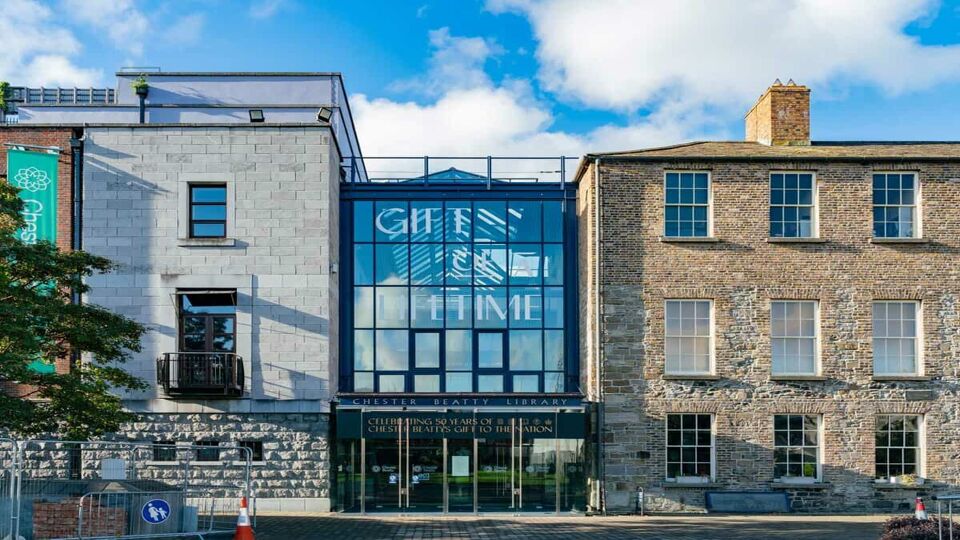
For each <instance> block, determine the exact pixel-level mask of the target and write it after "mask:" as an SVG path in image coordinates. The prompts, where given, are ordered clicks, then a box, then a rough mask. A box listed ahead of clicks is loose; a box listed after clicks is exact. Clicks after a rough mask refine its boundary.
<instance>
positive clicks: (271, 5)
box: [248, 0, 286, 19]
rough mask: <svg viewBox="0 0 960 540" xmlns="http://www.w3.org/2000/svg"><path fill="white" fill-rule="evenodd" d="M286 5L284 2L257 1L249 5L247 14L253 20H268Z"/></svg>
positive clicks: (273, 0)
mask: <svg viewBox="0 0 960 540" xmlns="http://www.w3.org/2000/svg"><path fill="white" fill-rule="evenodd" d="M284 4H286V2H285V0H257V1H255V2H251V3H250V10H249V11H248V14H249V15H250V17H252V18H254V19H269V18H270V17H273V16H274V15H276V13H277V12H278V11H280V8H282V7H284Z"/></svg>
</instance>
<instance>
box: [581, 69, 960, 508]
mask: <svg viewBox="0 0 960 540" xmlns="http://www.w3.org/2000/svg"><path fill="white" fill-rule="evenodd" d="M746 126H747V135H748V137H747V140H745V141H738V142H695V143H688V144H681V145H676V146H670V147H664V148H653V149H647V150H638V151H630V152H619V153H607V154H591V155H588V156H586V158H585V159H584V160H583V161H582V162H581V167H580V169H579V171H578V174H577V180H579V194H578V204H579V210H578V213H579V227H580V270H581V273H580V284H581V285H580V287H581V305H580V312H581V314H582V316H581V342H582V343H583V348H582V349H581V354H583V355H584V356H583V360H582V363H583V364H584V365H585V366H588V367H587V369H586V370H585V373H584V380H583V387H584V388H585V389H586V393H587V397H588V399H592V400H594V401H598V402H601V403H602V404H603V405H602V407H603V413H602V428H601V429H602V436H601V438H600V439H599V441H600V443H599V448H598V450H597V451H598V454H599V457H600V459H599V462H598V463H599V475H598V485H596V486H595V489H594V490H593V494H594V495H593V496H594V498H593V503H594V504H595V505H596V506H597V507H605V508H606V509H607V510H608V511H613V512H622V511H630V510H632V509H633V507H634V504H635V494H636V490H637V489H642V490H644V493H645V496H646V503H647V506H648V508H650V509H651V510H654V511H703V510H704V509H721V508H725V507H726V508H730V507H731V506H728V505H733V506H732V507H733V508H739V509H741V510H746V509H747V508H746V507H745V506H743V505H744V504H747V503H748V501H746V499H743V498H739V496H738V495H735V494H734V495H731V494H730V493H729V492H738V493H743V492H762V493H766V494H767V495H764V497H768V498H770V500H772V501H773V502H772V504H776V503H777V501H776V500H775V499H777V498H780V501H781V502H780V503H779V504H780V505H781V507H783V495H782V494H785V495H786V503H787V504H788V505H789V506H788V507H789V508H792V509H793V510H795V511H834V512H835V511H841V512H864V511H891V510H905V509H910V508H911V504H912V502H913V500H914V498H915V497H916V496H918V495H929V494H931V493H937V492H941V491H943V490H949V489H956V487H957V485H958V484H960V462H958V460H957V448H958V445H960V409H958V406H960V400H958V390H957V389H958V386H957V385H958V371H957V365H958V364H957V361H958V355H960V318H958V310H957V309H958V308H957V306H958V297H960V280H958V278H960V275H958V269H957V265H956V263H957V260H958V259H957V250H958V248H960V243H958V240H957V238H958V232H960V222H958V221H957V218H956V208H957V206H958V204H960V184H958V183H957V179H958V178H960V145H958V144H955V143H954V144H950V143H870V142H863V143H860V142H852V143H849V142H836V143H834V142H820V141H811V140H810V137H809V91H808V90H807V89H806V88H805V87H802V86H794V85H786V86H785V85H779V83H778V84H777V85H775V86H773V87H771V88H770V89H769V90H768V91H767V92H766V93H765V94H764V95H763V96H762V97H761V98H760V101H759V102H758V104H757V106H755V107H754V108H753V110H751V112H750V113H749V114H748V115H747V118H746ZM717 492H724V493H719V494H718V493H717ZM777 494H781V495H777ZM738 498H739V500H738Z"/></svg>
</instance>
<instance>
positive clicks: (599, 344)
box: [593, 158, 607, 515]
mask: <svg viewBox="0 0 960 540" xmlns="http://www.w3.org/2000/svg"><path fill="white" fill-rule="evenodd" d="M593 166H594V169H593V196H594V203H593V206H594V208H595V211H596V215H597V217H596V219H597V223H596V227H594V233H595V235H596V238H595V240H594V245H595V246H596V250H597V254H596V260H595V261H594V266H595V269H594V275H595V276H596V280H597V282H596V294H594V313H593V316H594V317H596V330H595V332H596V337H595V338H594V352H595V354H596V366H597V369H596V378H597V381H596V382H597V388H596V390H595V393H594V396H595V397H596V400H597V424H598V425H597V463H598V465H599V467H598V469H599V471H598V474H597V476H599V481H600V485H599V490H598V491H599V493H598V494H597V495H598V498H599V500H598V501H597V502H598V506H599V509H600V513H601V514H603V515H606V513H607V497H606V467H605V464H604V448H603V426H604V414H603V411H604V402H603V333H602V331H601V329H602V327H603V326H602V325H603V316H602V314H601V306H602V305H603V302H602V301H601V295H602V288H601V286H602V283H603V279H602V277H601V276H602V275H601V272H602V270H603V265H601V263H600V253H601V249H600V242H601V239H602V238H603V235H602V234H601V231H602V226H601V219H600V217H601V212H600V208H601V207H600V200H601V199H600V158H595V159H594V160H593Z"/></svg>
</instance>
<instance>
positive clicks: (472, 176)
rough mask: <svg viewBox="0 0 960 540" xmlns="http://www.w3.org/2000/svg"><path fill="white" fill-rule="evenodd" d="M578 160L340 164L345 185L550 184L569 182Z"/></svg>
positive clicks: (380, 159)
mask: <svg viewBox="0 0 960 540" xmlns="http://www.w3.org/2000/svg"><path fill="white" fill-rule="evenodd" d="M577 160H578V158H575V157H567V156H548V157H526V156H525V157H499V156H496V157H495V156H478V157H450V156H421V157H396V156H392V157H391V156H377V157H363V158H358V157H351V158H348V159H346V160H344V162H343V163H342V164H341V167H342V177H341V178H342V182H343V183H345V184H404V183H409V184H419V185H458V186H465V185H473V186H481V187H486V188H487V189H490V188H491V187H493V186H494V185H503V184H551V185H559V186H560V187H561V188H562V187H564V186H565V185H566V184H568V183H569V182H570V181H571V180H572V175H573V174H574V173H575V166H576V162H577Z"/></svg>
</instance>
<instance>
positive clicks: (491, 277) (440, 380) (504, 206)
mask: <svg viewBox="0 0 960 540" xmlns="http://www.w3.org/2000/svg"><path fill="white" fill-rule="evenodd" d="M351 204H352V205H353V207H352V214H353V230H352V236H353V238H352V250H353V253H352V267H353V272H352V276H351V278H352V284H353V285H352V289H353V298H352V302H353V305H352V308H353V320H352V329H351V332H352V336H351V337H352V340H351V342H350V343H351V344H352V350H353V366H352V368H353V387H352V388H347V389H346V390H347V391H353V392H377V393H402V392H416V393H424V392H426V393H438V392H450V393H470V392H512V393H543V392H546V393H551V392H564V391H567V390H568V389H566V388H565V387H564V367H565V366H564V364H565V359H564V351H565V349H566V347H565V340H564V338H565V336H564V289H563V285H564V281H565V279H567V278H568V276H564V261H563V259H564V250H563V247H564V244H563V241H564V226H563V211H562V205H563V203H562V202H561V201H540V200H533V201H530V200H521V201H502V200H498V201H417V200H412V201H395V200H391V201H363V200H358V201H353V202H352V203H351Z"/></svg>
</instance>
